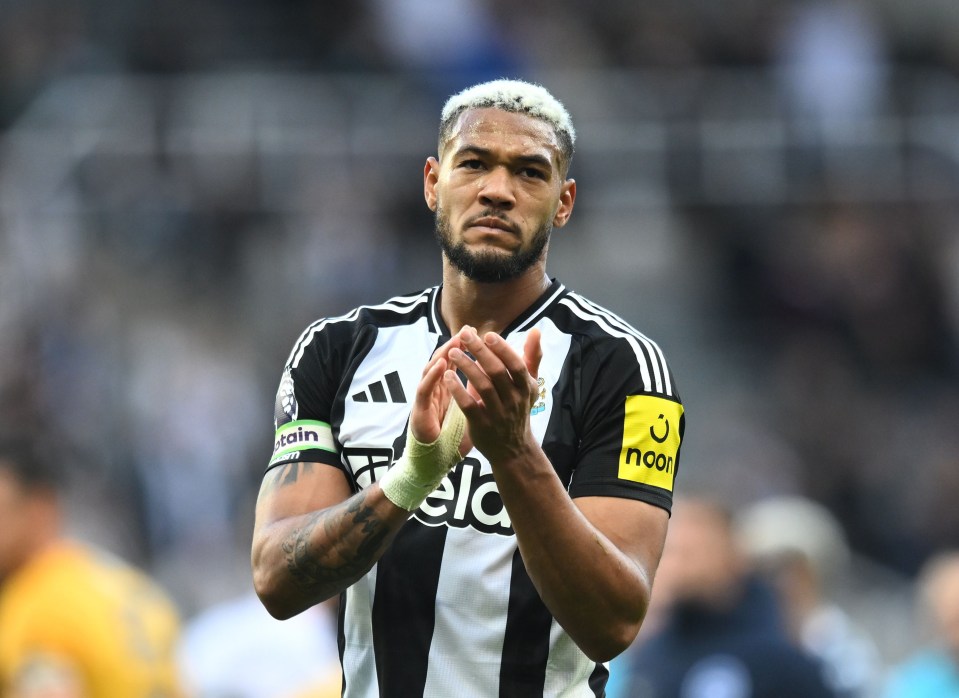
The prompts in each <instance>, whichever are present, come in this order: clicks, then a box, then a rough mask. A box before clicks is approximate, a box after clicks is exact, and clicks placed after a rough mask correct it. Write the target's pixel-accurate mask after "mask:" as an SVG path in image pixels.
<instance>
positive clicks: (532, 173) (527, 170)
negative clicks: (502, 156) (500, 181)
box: [519, 167, 546, 179]
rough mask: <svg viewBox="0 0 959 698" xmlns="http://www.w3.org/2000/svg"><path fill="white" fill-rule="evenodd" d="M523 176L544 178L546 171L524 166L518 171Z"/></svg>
mask: <svg viewBox="0 0 959 698" xmlns="http://www.w3.org/2000/svg"><path fill="white" fill-rule="evenodd" d="M519 173H520V174H521V175H523V176H524V177H531V178H533V179H546V173H545V172H543V171H542V170H540V169H537V168H535V167H524V168H523V169H521V170H520V171H519Z"/></svg>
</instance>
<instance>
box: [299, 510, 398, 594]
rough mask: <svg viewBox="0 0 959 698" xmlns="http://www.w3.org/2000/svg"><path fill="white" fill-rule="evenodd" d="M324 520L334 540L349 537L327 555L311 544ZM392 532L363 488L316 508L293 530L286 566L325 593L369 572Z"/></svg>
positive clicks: (306, 586) (308, 587) (313, 588)
mask: <svg viewBox="0 0 959 698" xmlns="http://www.w3.org/2000/svg"><path fill="white" fill-rule="evenodd" d="M351 523H352V528H351ZM320 524H322V526H323V528H324V530H325V532H326V534H327V535H328V536H329V537H330V539H331V540H335V539H337V538H340V539H343V538H346V539H347V542H346V544H345V545H337V546H332V547H331V552H330V554H328V555H326V556H325V557H324V558H323V559H320V558H318V557H317V555H316V554H315V552H314V551H313V550H312V548H311V545H310V538H311V537H312V533H313V530H314V529H315V528H316V526H317V525H320ZM389 535H390V528H389V526H388V525H387V524H385V523H384V522H383V521H381V520H380V519H379V518H377V516H376V514H375V512H374V511H373V508H372V507H370V506H368V505H367V504H366V493H365V492H360V493H359V494H357V495H355V496H353V497H351V498H350V499H348V500H346V501H345V502H343V503H342V504H340V505H339V506H336V507H333V508H332V509H328V510H324V511H317V512H313V513H312V514H310V516H309V517H308V519H307V521H306V523H305V524H304V525H303V526H302V527H301V528H296V529H294V530H293V531H291V532H290V535H289V536H288V537H287V539H286V540H285V541H283V552H284V553H285V554H286V566H287V569H288V570H289V572H290V575H291V576H292V577H293V579H295V580H296V581H297V583H298V584H299V585H300V586H301V587H302V588H303V589H304V590H306V591H310V592H317V593H322V591H323V590H324V589H326V588H328V587H330V586H331V585H332V586H336V587H340V586H341V585H342V583H343V580H348V583H352V582H354V581H355V580H357V579H359V578H360V577H361V576H362V575H363V574H365V573H366V571H367V570H369V569H370V567H372V566H373V563H374V562H376V560H377V558H378V557H379V555H378V554H379V552H380V551H381V550H382V548H383V545H384V542H385V541H386V539H387V538H388V536H389Z"/></svg>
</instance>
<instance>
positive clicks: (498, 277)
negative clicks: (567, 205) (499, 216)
mask: <svg viewBox="0 0 959 698" xmlns="http://www.w3.org/2000/svg"><path fill="white" fill-rule="evenodd" d="M552 230H553V224H552V223H551V222H550V221H546V223H544V224H543V225H542V226H540V228H539V230H537V231H536V233H535V234H534V235H533V238H532V239H531V240H530V241H529V246H528V247H525V248H523V247H521V248H520V249H518V250H516V251H515V252H502V253H499V252H471V251H470V249H469V248H468V247H467V246H466V243H464V242H457V243H454V242H453V231H452V229H451V226H450V220H449V216H447V215H446V214H445V213H443V211H442V209H440V208H437V209H436V225H435V227H434V229H433V233H434V235H435V237H436V241H437V242H438V243H439V246H440V249H442V250H443V254H445V255H446V258H447V259H448V260H449V261H450V264H452V265H453V267H454V268H456V269H458V270H459V271H460V272H462V273H463V274H464V275H465V276H466V278H468V279H469V280H471V281H476V282H478V283H484V284H490V283H497V282H500V281H510V280H512V279H515V278H517V277H519V276H522V274H523V273H524V272H526V271H527V270H528V269H529V268H530V267H532V266H533V265H534V264H536V262H538V261H539V260H540V259H541V258H542V256H543V251H544V250H545V249H546V245H547V244H548V243H549V234H550V232H551V231H552Z"/></svg>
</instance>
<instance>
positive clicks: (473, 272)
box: [424, 109, 576, 282]
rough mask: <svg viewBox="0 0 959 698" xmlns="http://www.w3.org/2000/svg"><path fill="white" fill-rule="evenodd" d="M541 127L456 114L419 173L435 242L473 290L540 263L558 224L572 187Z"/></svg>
mask: <svg viewBox="0 0 959 698" xmlns="http://www.w3.org/2000/svg"><path fill="white" fill-rule="evenodd" d="M559 152H560V151H559V144H558V142H557V140H556V135H555V133H554V132H553V129H552V128H551V127H550V126H549V125H548V124H546V123H545V122H543V121H540V120H539V119H534V118H532V117H528V116H525V115H522V114H514V113H511V112H505V111H502V110H499V109H473V110H468V111H466V112H464V113H463V114H462V115H461V116H460V118H459V121H458V122H457V125H456V128H454V130H453V133H452V135H451V136H450V138H449V140H448V141H447V142H446V144H445V147H444V148H443V151H442V152H441V153H440V157H441V160H440V161H437V160H435V159H433V158H430V159H429V160H428V161H427V164H426V169H425V171H424V189H425V195H426V200H427V204H428V205H429V206H430V208H431V209H432V210H433V211H435V212H436V237H437V240H438V242H439V244H440V247H441V248H442V249H443V252H444V254H445V255H446V258H447V259H448V260H449V262H450V264H452V265H453V267H455V268H456V269H457V270H459V271H460V272H462V273H464V274H465V275H466V276H467V277H468V278H470V279H472V280H474V281H480V282H495V281H506V280H509V279H512V278H516V277H518V276H520V275H522V274H523V273H524V272H526V271H527V270H528V269H529V268H530V267H532V266H533V265H534V264H537V263H542V262H544V261H545V254H544V253H545V250H546V246H547V243H548V242H549V235H550V231H551V230H552V228H553V226H557V227H559V226H562V225H565V224H566V221H567V219H568V218H569V215H570V213H571V212H572V208H573V201H574V199H575V195H576V185H575V183H574V182H573V181H572V180H564V179H563V177H562V172H561V171H560V167H559Z"/></svg>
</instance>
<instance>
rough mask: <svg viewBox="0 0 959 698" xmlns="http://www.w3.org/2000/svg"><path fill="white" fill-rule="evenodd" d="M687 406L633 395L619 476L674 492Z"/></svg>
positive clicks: (625, 422)
mask: <svg viewBox="0 0 959 698" xmlns="http://www.w3.org/2000/svg"><path fill="white" fill-rule="evenodd" d="M682 415H683V406H682V405H680V404H679V403H678V402H673V401H672V400H665V399H663V398H661V397H653V396H651V395H629V396H627V398H626V413H625V416H624V418H623V449H622V451H620V454H619V477H620V479H622V480H631V481H632V482H640V483H643V484H645V485H652V486H654V487H661V488H662V489H664V490H669V491H670V492H672V491H673V478H674V477H675V476H676V456H677V454H678V453H679V442H680V435H679V421H680V418H681V417H682Z"/></svg>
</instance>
